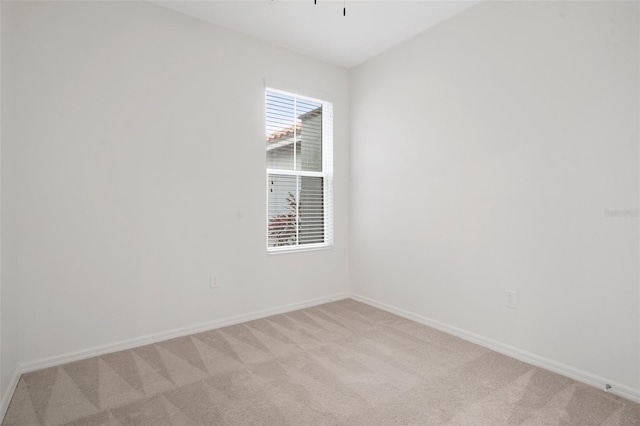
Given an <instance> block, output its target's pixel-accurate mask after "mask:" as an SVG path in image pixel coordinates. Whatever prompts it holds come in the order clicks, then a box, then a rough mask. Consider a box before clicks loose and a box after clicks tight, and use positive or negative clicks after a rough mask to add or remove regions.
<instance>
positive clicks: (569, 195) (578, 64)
mask: <svg viewBox="0 0 640 426" xmlns="http://www.w3.org/2000/svg"><path fill="white" fill-rule="evenodd" d="M638 35H639V34H638V3H637V2H569V3H559V2H535V3H534V2H488V3H482V4H479V5H477V6H474V7H472V8H471V9H469V10H468V11H466V12H463V13H462V14H460V15H457V16H455V17H453V18H452V19H450V20H448V21H446V22H444V23H441V24H440V25H438V26H436V27H434V28H432V29H430V30H428V31H426V32H425V33H423V34H421V35H419V36H417V37H415V38H414V39H411V40H409V41H407V42H405V43H403V44H401V45H400V46H397V47H395V48H393V49H391V50H390V51H387V52H385V53H383V54H382V55H380V56H378V57H376V58H374V59H372V60H370V61H368V62H367V63H365V64H363V65H361V66H358V67H357V68H355V69H354V70H353V72H352V75H351V77H352V80H351V118H352V121H351V147H352V151H351V158H352V168H351V174H352V179H351V182H352V187H351V190H352V203H351V223H352V227H351V231H352V233H351V238H352V239H351V244H352V267H351V273H352V283H351V285H352V290H353V292H354V293H356V294H360V295H363V296H366V297H369V298H372V299H374V300H377V301H380V302H383V303H386V304H389V305H392V306H395V307H398V308H401V309H405V310H408V311H410V312H413V313H415V314H418V315H421V316H424V317H427V318H431V319H435V320H437V321H441V322H443V323H445V324H448V325H450V326H454V327H459V328H461V329H464V330H467V331H469V332H472V333H477V334H479V335H481V336H484V337H485V338H489V339H494V340H496V341H498V342H501V343H503V344H506V345H511V346H514V347H516V348H518V349H520V350H523V351H528V352H530V353H532V354H534V355H536V356H538V357H545V358H548V359H550V360H553V361H555V362H558V363H564V364H568V365H569V366H572V367H574V368H577V369H580V370H583V371H585V372H587V373H589V374H593V375H597V376H600V377H603V378H607V379H610V380H611V381H614V382H616V383H619V384H621V385H623V386H626V387H628V388H629V389H632V390H633V389H635V392H638V391H639V390H640V371H639V364H640V353H639V347H640V342H639V336H640V328H639V327H640V316H639V305H638V301H639V295H638V283H639V268H638V254H639V253H638V245H639V244H638V243H639V238H638V232H639V227H638V218H637V217H618V218H611V217H606V216H605V214H604V210H605V209H637V208H638V189H639V188H638V154H639V153H638V140H639V106H638V93H639V90H638V89H639V87H638V80H639V66H638V51H639V46H638V38H639V37H638ZM504 289H513V290H516V291H517V292H518V295H519V298H520V306H519V309H518V310H512V309H508V308H505V307H504V302H505V296H504Z"/></svg>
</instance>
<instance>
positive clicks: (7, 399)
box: [0, 367, 22, 423]
mask: <svg viewBox="0 0 640 426" xmlns="http://www.w3.org/2000/svg"><path fill="white" fill-rule="evenodd" d="M21 374H22V373H21V372H20V368H19V367H17V368H16V370H15V371H14V372H13V376H11V381H10V382H9V386H8V387H7V390H5V391H4V395H2V400H0V423H2V420H3V419H4V415H5V414H6V413H7V409H8V408H9V404H10V403H11V398H13V394H14V392H15V391H16V387H17V386H18V380H20V375H21Z"/></svg>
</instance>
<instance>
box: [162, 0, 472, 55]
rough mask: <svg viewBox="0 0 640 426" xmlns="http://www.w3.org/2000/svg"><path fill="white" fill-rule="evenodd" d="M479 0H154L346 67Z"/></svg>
mask: <svg viewBox="0 0 640 426" xmlns="http://www.w3.org/2000/svg"><path fill="white" fill-rule="evenodd" d="M477 1H478V0H471V1H458V0H446V1H431V0H422V1H416V0H414V1H404V0H389V1H379V0H378V1H376V0H346V12H347V13H346V16H343V15H342V13H343V4H345V3H343V0H317V4H315V5H314V3H313V0H288V1H287V0H257V1H244V0H235V1H217V0H209V1H175V0H174V1H162V0H156V1H154V3H156V4H158V5H160V6H164V7H167V8H169V9H172V10H175V11H178V12H182V13H185V14H187V15H190V16H193V17H196V18H199V19H202V20H205V21H208V22H211V23H213V24H216V25H219V26H221V27H225V28H228V29H231V30H234V31H238V32H240V33H243V34H247V35H250V36H253V37H256V38H258V39H260V40H264V41H266V42H269V43H272V44H276V45H278V46H282V47H285V48H288V49H291V50H295V51H297V52H300V53H304V54H306V55H309V56H312V57H315V58H318V59H321V60H324V61H327V62H331V63H333V64H336V65H339V66H341V67H345V68H351V67H354V66H356V65H358V64H360V63H362V62H364V61H366V60H368V59H370V58H372V57H374V56H376V55H378V54H379V53H381V52H383V51H385V50H387V49H389V48H391V47H393V46H395V45H396V44H398V43H400V42H402V41H404V40H407V39H408V38H411V37H413V36H414V35H416V34H418V33H421V32H422V31H424V30H426V29H427V28H429V27H432V26H434V25H436V24H437V23H439V22H442V21H444V20H445V19H447V18H449V17H451V16H453V15H455V14H457V13H460V12H462V11H463V10H465V9H467V8H468V7H470V6H472V5H473V4H475V3H477Z"/></svg>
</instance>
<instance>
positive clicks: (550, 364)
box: [350, 293, 640, 402]
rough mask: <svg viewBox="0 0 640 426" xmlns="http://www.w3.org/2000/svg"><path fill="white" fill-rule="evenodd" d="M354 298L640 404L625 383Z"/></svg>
mask: <svg viewBox="0 0 640 426" xmlns="http://www.w3.org/2000/svg"><path fill="white" fill-rule="evenodd" d="M350 297H351V298H352V299H353V300H357V301H359V302H362V303H366V304H367V305H371V306H373V307H376V308H378V309H382V310H384V311H387V312H390V313H392V314H396V315H398V316H401V317H403V318H407V319H410V320H412V321H415V322H418V323H420V324H424V325H427V326H429V327H433V328H435V329H437V330H440V331H443V332H445V333H448V334H451V335H453V336H456V337H459V338H461V339H464V340H467V341H469V342H472V343H475V344H478V345H480V346H483V347H485V348H487V349H491V350H493V351H495V352H499V353H501V354H504V355H507V356H510V357H512V358H515V359H518V360H520V361H523V362H526V363H528V364H532V365H535V366H536V367H541V368H544V369H546V370H549V371H553V372H554V373H558V374H561V375H563V376H566V377H569V378H570V379H573V380H576V381H578V382H581V383H585V384H587V385H591V386H595V387H597V388H600V389H604V387H605V385H606V384H609V385H610V386H611V389H610V390H609V392H611V393H613V394H615V395H618V396H621V397H623V398H627V399H630V400H632V401H636V402H640V389H634V388H632V387H630V386H627V385H623V384H621V383H616V382H614V381H612V380H608V379H605V378H604V377H600V376H597V375H595V374H592V373H589V372H587V371H583V370H580V369H578V368H574V367H571V366H569V365H566V364H562V363H560V362H557V361H554V360H552V359H549V358H545V357H542V356H539V355H536V354H533V353H531V352H527V351H524V350H521V349H518V348H515V347H513V346H509V345H505V344H504V343H501V342H498V341H496V340H492V339H489V338H487V337H484V336H481V335H479V334H475V333H472V332H470V331H467V330H463V329H461V328H458V327H454V326H451V325H448V324H445V323H442V322H440V321H436V320H434V319H431V318H427V317H424V316H422V315H418V314H415V313H413V312H409V311H406V310H404V309H401V308H397V307H395V306H391V305H388V304H386V303H382V302H378V301H377V300H374V299H370V298H368V297H364V296H360V295H358V294H353V293H351V294H350Z"/></svg>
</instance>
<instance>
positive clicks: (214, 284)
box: [209, 274, 218, 289]
mask: <svg viewBox="0 0 640 426" xmlns="http://www.w3.org/2000/svg"><path fill="white" fill-rule="evenodd" d="M209 288H211V289H214V288H218V277H217V276H216V275H214V274H212V275H211V276H210V277H209Z"/></svg>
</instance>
